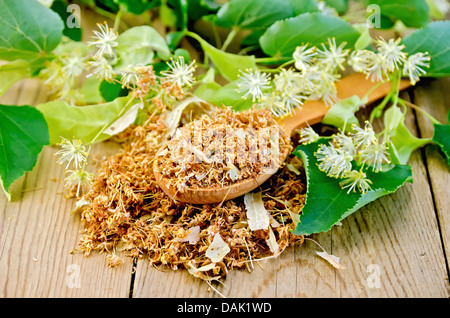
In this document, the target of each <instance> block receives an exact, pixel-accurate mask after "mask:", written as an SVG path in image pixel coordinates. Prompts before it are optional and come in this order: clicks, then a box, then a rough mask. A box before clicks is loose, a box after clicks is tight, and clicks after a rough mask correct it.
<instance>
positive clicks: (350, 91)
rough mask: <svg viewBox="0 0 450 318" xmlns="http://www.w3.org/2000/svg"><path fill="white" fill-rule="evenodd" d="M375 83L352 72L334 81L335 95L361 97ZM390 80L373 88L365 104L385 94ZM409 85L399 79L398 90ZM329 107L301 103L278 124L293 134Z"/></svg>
mask: <svg viewBox="0 0 450 318" xmlns="http://www.w3.org/2000/svg"><path fill="white" fill-rule="evenodd" d="M374 85H376V83H374V82H372V81H371V80H369V79H367V78H366V76H365V75H364V74H362V73H353V74H350V75H348V76H345V77H343V78H342V79H341V80H339V81H337V82H336V87H337V96H338V98H339V99H340V100H342V99H346V98H349V97H352V96H353V95H357V96H358V97H359V98H363V97H364V96H365V95H366V94H367V93H368V92H369V91H370V90H371V89H372V88H373V87H374ZM391 85H392V83H391V82H386V83H383V84H382V85H380V86H378V87H377V88H375V89H373V90H372V91H371V92H370V94H369V95H368V98H367V104H371V103H373V102H375V101H376V100H378V99H380V98H383V97H384V96H386V95H387V94H388V93H389V91H390V90H391ZM409 86H411V83H410V81H408V80H401V82H400V90H403V89H405V88H408V87H409ZM328 109H329V107H327V106H326V105H325V103H324V102H322V101H321V100H314V101H308V102H306V103H305V104H303V106H302V108H297V109H295V110H294V112H293V114H292V115H291V116H286V117H284V118H282V119H281V120H280V125H281V126H283V127H284V128H285V130H286V132H287V133H288V134H289V135H291V136H292V135H293V134H294V133H295V130H296V129H299V128H302V127H305V126H306V125H307V124H309V125H311V126H312V125H314V124H317V123H319V122H320V121H321V120H322V118H323V117H324V116H325V114H326V113H327V111H328Z"/></svg>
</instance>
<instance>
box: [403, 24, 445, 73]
mask: <svg viewBox="0 0 450 318" xmlns="http://www.w3.org/2000/svg"><path fill="white" fill-rule="evenodd" d="M449 34H450V21H437V22H431V23H429V24H428V25H427V26H425V27H424V28H422V29H419V30H416V31H414V32H413V33H411V34H410V35H408V36H407V37H405V38H403V40H402V43H403V44H404V45H405V52H407V53H408V54H409V55H412V54H414V53H418V52H428V53H429V54H430V57H431V60H430V67H429V68H428V69H427V68H425V71H427V74H426V75H424V76H428V77H446V76H449V75H450V38H449V36H448V35H449Z"/></svg>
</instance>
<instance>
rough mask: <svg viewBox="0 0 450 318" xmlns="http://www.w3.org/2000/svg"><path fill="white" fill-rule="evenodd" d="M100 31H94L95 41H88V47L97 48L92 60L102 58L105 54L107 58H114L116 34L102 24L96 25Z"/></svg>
mask: <svg viewBox="0 0 450 318" xmlns="http://www.w3.org/2000/svg"><path fill="white" fill-rule="evenodd" d="M97 26H98V28H99V29H100V31H94V36H93V38H94V39H96V41H88V45H95V46H96V47H97V52H96V53H95V55H94V58H99V57H102V56H104V55H105V54H106V55H108V56H109V57H113V56H114V50H113V48H114V47H116V46H117V45H118V43H117V42H116V39H117V36H118V34H117V32H116V31H115V30H114V29H112V28H109V27H108V24H107V23H106V22H104V23H103V24H100V23H97Z"/></svg>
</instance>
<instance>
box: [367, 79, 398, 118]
mask: <svg viewBox="0 0 450 318" xmlns="http://www.w3.org/2000/svg"><path fill="white" fill-rule="evenodd" d="M395 75H397V76H395V77H394V78H393V79H392V85H391V89H390V91H389V93H388V94H387V95H386V96H385V97H384V99H383V100H382V101H381V103H380V104H378V106H377V107H375V108H374V109H373V110H372V112H371V113H370V118H369V122H370V123H373V120H374V119H375V118H380V117H381V113H382V112H383V109H384V107H385V106H386V104H387V103H388V102H389V100H391V99H392V97H393V96H394V94H395V96H394V98H395V103H394V105H396V104H397V100H398V94H399V93H400V79H401V73H400V72H398V73H397V74H395ZM382 83H384V82H382Z"/></svg>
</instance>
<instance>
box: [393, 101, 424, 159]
mask: <svg viewBox="0 0 450 318" xmlns="http://www.w3.org/2000/svg"><path fill="white" fill-rule="evenodd" d="M384 125H385V128H386V130H387V134H388V136H389V139H390V141H391V147H394V149H393V150H394V152H395V155H396V159H397V160H398V162H399V163H400V164H406V163H407V162H408V160H409V157H410V156H411V153H412V152H413V151H414V150H416V149H417V148H420V147H423V146H425V145H426V144H429V143H430V142H431V139H428V138H417V137H416V136H414V135H413V134H412V133H411V132H410V131H409V129H408V128H407V127H406V125H405V117H404V116H403V113H402V111H401V110H400V108H398V107H397V106H392V107H390V108H389V109H387V110H386V112H385V113H384Z"/></svg>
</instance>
